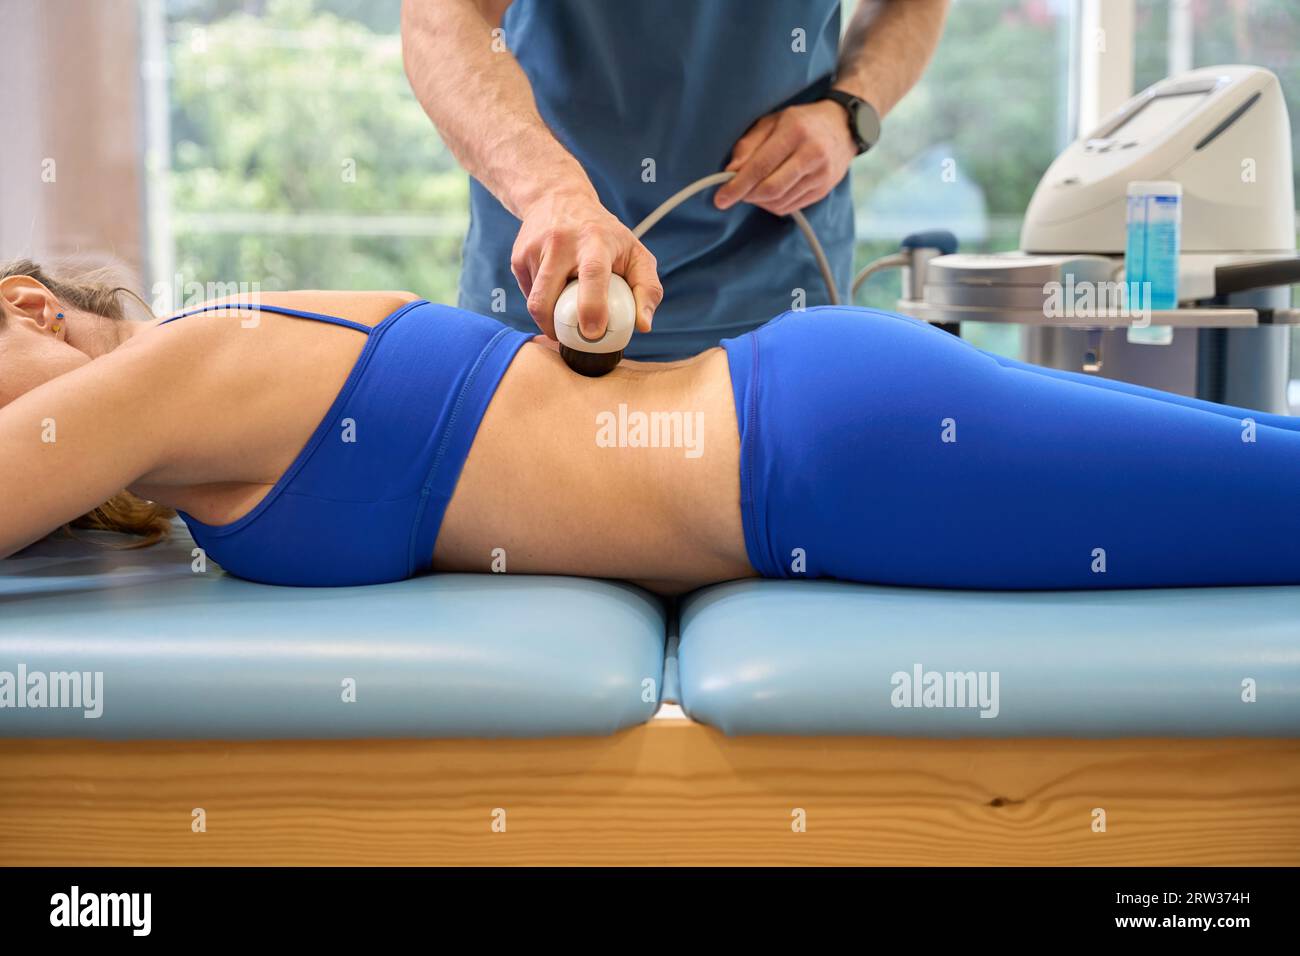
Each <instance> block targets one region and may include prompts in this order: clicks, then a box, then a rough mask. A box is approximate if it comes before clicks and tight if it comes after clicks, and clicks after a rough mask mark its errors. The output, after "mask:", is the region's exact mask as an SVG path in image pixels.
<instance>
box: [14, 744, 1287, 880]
mask: <svg viewBox="0 0 1300 956" xmlns="http://www.w3.org/2000/svg"><path fill="white" fill-rule="evenodd" d="M195 807H202V808H203V809H204V810H205V811H206V812H207V832H206V833H192V832H191V829H190V821H191V810H192V809H193V808H195ZM1096 807H1100V808H1103V809H1104V810H1105V811H1106V816H1107V829H1106V832H1104V833H1097V832H1094V831H1093V829H1092V825H1091V824H1092V811H1093V809H1094V808H1096ZM496 808H502V809H504V810H505V821H506V832H504V833H500V832H492V813H493V811H494V809H496ZM795 808H802V809H803V810H804V811H805V812H806V814H807V832H804V833H796V832H793V830H792V827H791V822H792V819H793V818H792V812H793V811H794V810H795ZM0 864H3V865H17V864H29V865H30V864H43V865H48V864H61V865H110V864H114V865H136V864H141V865H143V864H155V865H195V864H254V865H262V864H278V865H295V864H297V865H315V864H339V865H352V864H357V865H359V864H371V865H375V864H379V865H382V864H428V865H439V864H458V865H477V864H604V865H621V864H629V865H661V864H680V865H693V864H742V865H743V864H866V865H938V866H966V865H1022V864H1034V865H1053V864H1085V865H1114V864H1124V865H1142V864H1154V865H1210V864H1215V865H1297V864H1300V740H1163V739H1162V740H1046V739H1022V740H905V739H897V738H861V737H855V738H834V737H824V738H823V737H818V738H800V737H762V738H760V737H751V738H727V737H724V736H722V735H721V734H719V733H717V732H716V731H714V730H711V729H709V728H707V727H703V726H701V725H699V724H695V723H692V722H691V721H688V720H656V721H652V722H651V723H649V724H647V725H645V726H642V727H637V728H635V729H633V730H629V731H625V732H623V733H620V734H617V735H615V736H613V737H606V738H595V739H588V738H580V739H579V738H567V739H550V740H537V741H520V740H491V741H487V740H479V741H473V740H428V741H422V740H410V741H402V740H389V741H375V740H366V741H269V742H210V741H165V742H157V741H127V742H111V743H110V742H92V741H69V740H42V741H22V740H5V741H0Z"/></svg>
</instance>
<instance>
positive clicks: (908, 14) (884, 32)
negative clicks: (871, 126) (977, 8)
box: [834, 0, 948, 116]
mask: <svg viewBox="0 0 1300 956" xmlns="http://www.w3.org/2000/svg"><path fill="white" fill-rule="evenodd" d="M947 14H948V0H859V2H858V6H857V8H856V9H855V10H854V11H853V18H852V19H851V20H850V21H849V26H848V29H847V30H846V31H845V34H844V40H843V42H842V43H841V44H840V60H839V66H838V68H837V70H836V75H835V84H834V85H835V87H836V88H837V89H842V90H845V91H846V92H849V93H852V94H853V95H854V96H857V97H859V98H861V99H864V100H866V101H867V102H868V103H870V104H871V105H872V106H874V107H875V108H876V111H877V112H878V113H879V114H880V115H881V116H884V115H885V114H886V113H888V112H889V111H890V110H892V109H893V108H894V107H895V106H896V105H897V104H898V101H899V100H901V99H902V98H903V97H904V95H906V93H907V91H908V90H910V89H911V88H912V87H913V86H915V85H916V81H917V80H919V79H920V78H921V74H922V73H923V72H925V67H926V65H927V64H928V63H929V62H930V57H931V56H933V55H934V50H935V47H937V46H938V45H939V35H940V33H942V32H943V21H944V18H945V17H946V16H947Z"/></svg>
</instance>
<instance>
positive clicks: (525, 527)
mask: <svg viewBox="0 0 1300 956" xmlns="http://www.w3.org/2000/svg"><path fill="white" fill-rule="evenodd" d="M739 455H740V449H739V435H738V431H737V426H736V415H735V407H734V402H733V400H732V394H731V382H730V377H729V375H728V372H727V359H726V354H725V353H724V352H723V351H722V350H721V349H711V350H709V351H708V352H705V353H703V354H701V355H699V356H697V357H695V358H693V359H690V360H687V361H684V362H675V363H669V364H657V363H640V362H627V361H625V362H624V363H623V364H622V365H620V366H619V367H618V368H617V369H615V370H614V371H613V372H612V373H610V374H609V375H607V376H605V377H603V378H598V379H584V378H581V377H579V376H577V375H575V374H574V373H573V372H571V371H570V370H569V369H568V368H567V367H566V366H565V365H564V362H563V360H562V359H561V358H560V356H559V355H558V354H557V353H556V352H555V350H554V349H553V348H550V347H548V346H547V345H545V344H543V343H542V342H541V341H539V340H534V341H533V342H532V343H529V344H528V345H525V346H524V347H523V348H522V349H521V350H520V351H519V354H518V355H517V356H516V358H515V361H514V363H513V364H512V365H511V367H510V370H509V371H508V372H507V373H506V376H505V378H504V379H502V381H501V385H500V387H499V388H498V389H497V392H496V396H495V397H494V399H493V401H492V404H491V405H490V406H489V408H488V411H487V414H486V415H485V416H484V418H483V423H482V425H481V427H480V428H479V431H478V436H477V438H476V439H475V442H474V448H473V450H472V451H471V452H470V455H469V458H468V460H467V461H466V463H465V468H464V471H463V472H462V473H461V479H460V483H459V484H458V485H457V488H456V493H455V495H454V496H453V498H452V501H451V505H450V507H449V508H448V509H447V513H446V516H445V517H444V519H443V525H442V531H441V533H440V534H439V537H438V544H437V548H436V550H435V552H434V567H435V568H437V569H440V570H448V571H450V570H463V571H487V570H490V569H491V568H492V562H493V558H494V553H495V554H496V555H497V556H504V559H505V561H506V570H508V571H513V572H525V573H553V574H575V575H583V576H590V577H611V578H625V579H629V580H636V581H640V582H642V583H644V584H646V585H647V586H649V587H652V588H654V589H655V590H659V591H663V592H669V593H671V592H676V591H682V590H688V589H690V588H692V587H695V586H698V585H700V584H703V583H707V582H714V581H719V580H727V579H730V578H736V577H747V576H751V575H753V573H754V572H753V570H752V569H751V568H750V566H749V563H748V561H747V559H746V556H745V544H744V533H743V530H742V526H741V518H740V488H739V483H740V471H739ZM494 549H501V550H500V551H494Z"/></svg>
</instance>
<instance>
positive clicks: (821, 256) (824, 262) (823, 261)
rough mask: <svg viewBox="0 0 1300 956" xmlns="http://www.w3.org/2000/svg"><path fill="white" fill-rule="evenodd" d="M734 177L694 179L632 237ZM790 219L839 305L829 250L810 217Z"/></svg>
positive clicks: (794, 215)
mask: <svg viewBox="0 0 1300 956" xmlns="http://www.w3.org/2000/svg"><path fill="white" fill-rule="evenodd" d="M735 176H736V174H735V173H734V172H725V173H712V174H710V175H708V176H705V177H704V178H702V179H697V180H695V182H693V183H691V184H690V185H689V186H685V187H683V188H682V189H679V190H677V192H675V193H673V194H672V195H671V196H669V197H668V198H667V199H665V200H664V201H663V202H661V203H660V204H659V205H658V207H657V208H656V209H655V210H654V212H652V213H650V215H648V216H646V217H645V218H644V219H642V220H641V221H640V222H639V223H637V225H636V228H635V229H633V230H632V235H634V236H636V237H637V238H638V239H640V238H641V237H642V236H644V235H645V234H646V233H647V232H649V231H650V230H651V229H652V228H653V227H654V225H655V224H656V223H658V222H659V220H660V219H663V217H664V216H666V215H668V214H669V213H670V212H672V211H673V210H674V209H676V208H677V207H678V206H680V205H681V204H682V203H684V202H686V200H688V199H690V198H691V197H692V196H694V195H695V194H696V193H698V192H702V191H703V190H705V189H708V188H709V187H710V186H721V185H722V184H723V183H725V182H728V181H730V180H732V179H734V178H735ZM790 218H791V219H793V220H794V222H795V225H796V226H798V227H799V231H800V232H802V233H803V237H804V239H805V240H807V242H808V248H809V249H811V250H812V254H813V258H814V259H816V260H817V268H818V269H820V270H821V274H822V281H823V282H825V283H826V293H827V295H829V296H830V300H831V305H839V304H840V292H839V289H837V288H836V287H835V276H834V275H832V274H831V264H830V261H829V260H828V259H827V258H826V251H825V250H824V249H822V244H821V243H820V242H819V241H818V240H817V234H816V233H815V232H813V228H812V226H811V225H810V224H809V222H808V219H807V217H805V216H804V214H803V213H802V212H800V211H799V210H798V209H796V210H795V211H794V212H792V213H790Z"/></svg>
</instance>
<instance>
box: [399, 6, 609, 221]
mask: <svg viewBox="0 0 1300 956" xmlns="http://www.w3.org/2000/svg"><path fill="white" fill-rule="evenodd" d="M507 5H508V3H502V2H500V0H496V2H492V0H484V2H475V0H403V3H402V57H403V61H404V63H405V66H406V75H407V78H408V79H409V80H410V83H411V89H412V90H414V92H415V96H416V98H417V99H418V100H419V101H420V105H421V106H423V107H424V111H425V112H426V113H427V114H428V115H429V118H430V119H431V120H433V123H434V125H435V126H437V128H438V132H439V133H440V134H441V135H442V138H443V141H444V142H445V143H446V144H447V147H448V148H449V149H450V150H451V152H452V154H453V155H454V156H455V157H456V159H457V160H458V161H459V162H460V164H461V165H462V166H463V167H464V168H465V170H466V171H467V172H468V173H469V174H470V175H471V176H473V177H474V178H475V179H477V180H478V181H479V182H481V183H483V185H484V186H486V187H487V188H488V190H489V191H490V192H491V193H492V195H494V196H496V198H497V199H498V200H500V202H501V204H502V205H503V206H505V207H506V209H508V210H509V211H510V212H511V213H512V214H513V215H514V216H515V217H516V218H518V219H523V218H525V216H526V215H527V212H528V210H529V209H530V208H531V207H532V206H533V204H534V203H536V202H537V201H538V200H539V199H541V198H543V197H544V196H546V195H547V194H553V193H556V192H564V191H572V192H580V193H589V194H590V195H591V196H592V197H593V198H594V197H595V189H594V187H593V186H592V185H591V181H590V180H589V179H588V178H587V174H586V173H585V172H584V171H583V169H582V166H581V164H579V162H578V161H577V160H576V159H575V158H574V157H573V155H572V154H571V153H569V151H568V150H566V149H565V148H564V147H563V146H562V145H561V144H560V142H559V140H557V139H556V138H555V136H554V134H553V133H552V132H551V130H550V129H549V128H548V127H547V125H546V123H545V122H543V120H542V117H541V115H540V114H539V113H538V112H537V104H536V101H535V100H534V99H533V91H532V87H531V86H530V85H529V83H528V78H527V76H525V75H524V71H523V70H522V69H521V68H520V66H519V63H518V62H517V61H516V60H515V58H514V56H513V55H512V54H511V53H510V51H509V50H508V49H507V48H506V47H505V43H504V39H503V38H502V37H501V36H500V35H499V34H498V35H497V36H496V37H494V36H493V35H492V31H493V29H494V28H495V27H496V26H497V25H499V23H500V16H501V13H502V12H503V11H504V9H505V7H506V6H507Z"/></svg>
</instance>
